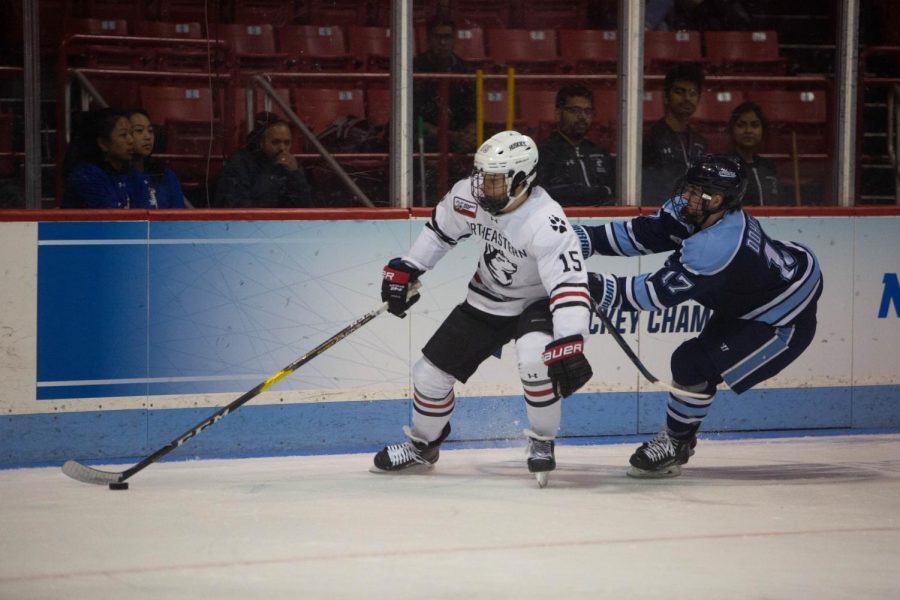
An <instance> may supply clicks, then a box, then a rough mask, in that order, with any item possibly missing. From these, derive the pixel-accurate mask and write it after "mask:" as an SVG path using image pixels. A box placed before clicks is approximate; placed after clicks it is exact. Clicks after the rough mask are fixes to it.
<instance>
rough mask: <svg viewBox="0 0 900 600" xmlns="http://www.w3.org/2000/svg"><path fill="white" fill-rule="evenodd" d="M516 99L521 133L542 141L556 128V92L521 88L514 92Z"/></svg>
mask: <svg viewBox="0 0 900 600" xmlns="http://www.w3.org/2000/svg"><path fill="white" fill-rule="evenodd" d="M516 97H517V99H518V101H519V102H518V104H519V107H520V111H519V112H520V116H521V119H522V121H523V125H524V127H523V129H522V133H526V134H528V135H530V136H531V137H533V138H535V139H536V140H538V141H542V140H543V139H544V138H545V137H547V135H549V133H550V132H551V131H552V130H553V129H554V128H555V127H556V90H555V89H554V90H547V89H527V88H522V89H519V90H517V91H516Z"/></svg>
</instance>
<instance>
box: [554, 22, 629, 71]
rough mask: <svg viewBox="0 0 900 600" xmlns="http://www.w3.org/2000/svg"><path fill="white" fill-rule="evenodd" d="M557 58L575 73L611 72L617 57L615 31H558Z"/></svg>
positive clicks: (617, 45)
mask: <svg viewBox="0 0 900 600" xmlns="http://www.w3.org/2000/svg"><path fill="white" fill-rule="evenodd" d="M557 36H558V37H559V56H560V58H561V59H562V61H563V64H564V65H566V67H568V68H569V69H570V70H573V71H575V72H576V73H596V72H597V71H608V72H613V71H615V70H616V62H617V61H618V57H619V41H618V39H617V36H616V32H615V31H599V30H596V29H560V30H559V31H558V32H557Z"/></svg>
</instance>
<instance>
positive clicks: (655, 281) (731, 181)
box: [574, 155, 822, 477]
mask: <svg viewBox="0 0 900 600" xmlns="http://www.w3.org/2000/svg"><path fill="white" fill-rule="evenodd" d="M676 190H678V191H677V193H676V194H675V195H674V196H673V197H672V198H671V199H669V200H668V201H667V202H666V203H665V204H663V206H662V207H661V208H660V209H659V210H658V211H657V212H655V213H654V214H652V215H647V216H640V217H636V218H634V219H631V220H629V221H614V222H612V223H608V224H606V225H602V226H599V227H589V226H580V225H575V226H574V229H575V230H576V231H575V232H576V234H578V236H579V238H580V239H581V244H582V254H583V256H584V257H585V258H587V257H588V256H591V255H592V254H601V255H606V256H639V255H644V254H655V253H659V252H672V254H671V255H670V256H669V257H668V259H667V260H666V262H665V265H664V266H663V267H662V268H661V269H659V270H658V271H655V272H653V273H641V274H639V275H633V276H625V277H622V276H616V275H611V274H603V273H589V275H588V286H589V288H590V292H591V297H592V298H593V299H594V301H595V302H596V304H597V305H598V309H599V310H603V311H608V310H610V309H621V310H627V311H639V310H646V311H662V310H665V309H666V308H668V307H670V306H674V305H676V304H680V303H682V302H685V301H687V300H694V301H695V302H697V303H699V304H700V305H702V306H705V307H707V308H710V309H711V310H712V311H713V315H712V317H711V318H710V319H709V321H708V322H707V324H706V326H705V327H704V328H703V331H701V332H700V335H699V336H698V337H695V338H692V339H690V340H687V341H686V342H684V343H683V344H681V345H680V346H679V347H678V348H676V350H675V352H673V354H672V358H671V369H672V380H673V384H674V387H676V388H680V389H683V390H686V391H688V392H691V393H693V394H699V395H701V396H703V397H702V398H695V397H692V396H687V395H682V394H677V393H673V394H670V395H669V399H668V404H667V411H666V427H665V428H664V429H663V431H661V432H660V433H659V434H658V435H657V436H656V437H655V438H654V439H652V440H650V441H649V442H646V443H644V444H643V445H641V447H640V448H638V449H637V450H636V451H635V453H634V454H633V455H632V456H631V459H630V461H629V462H630V463H631V469H630V470H629V471H628V474H629V475H631V476H633V477H672V476H676V475H680V474H681V465H683V464H686V463H687V461H688V458H690V456H691V455H693V454H694V447H695V446H696V444H697V438H696V435H697V431H698V430H699V429H700V424H701V423H702V422H703V419H704V418H705V417H706V415H707V413H708V412H709V409H710V405H711V404H712V401H713V398H714V397H715V393H716V387H717V386H718V384H720V383H722V382H723V381H724V382H725V383H727V384H728V387H730V388H731V390H732V391H734V392H735V393H737V394H741V393H743V392H745V391H747V390H749V389H750V388H752V387H753V386H755V385H757V384H759V383H761V382H763V381H765V380H767V379H769V378H771V377H774V376H775V375H776V374H778V373H779V372H781V371H782V370H783V369H784V368H785V367H787V366H788V365H790V364H791V363H792V362H793V361H794V360H796V359H797V357H799V356H800V355H801V354H802V353H803V351H804V350H806V348H807V347H808V346H809V345H810V343H811V342H812V339H813V336H814V335H815V333H816V310H817V304H818V299H819V296H820V295H821V293H822V272H821V269H820V268H819V262H818V260H817V259H816V256H815V255H814V254H813V252H812V251H811V250H810V249H809V248H807V247H806V246H803V245H802V244H799V243H797V242H789V241H781V240H774V239H772V238H770V237H769V236H768V235H766V233H765V232H764V231H763V229H762V226H761V225H760V223H759V221H757V220H756V219H755V218H753V217H752V216H751V215H749V214H747V213H746V212H744V210H743V209H742V208H741V201H742V200H743V197H744V194H745V193H746V191H747V174H746V171H745V170H744V167H743V165H742V164H741V163H740V162H739V161H738V160H737V159H736V158H735V157H733V156H727V155H706V156H703V157H701V158H700V159H699V160H698V161H696V162H695V163H694V164H693V165H691V166H690V167H689V168H688V169H687V171H686V172H685V175H684V177H683V178H682V183H681V184H680V185H679V186H678V187H676Z"/></svg>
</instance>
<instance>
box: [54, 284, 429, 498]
mask: <svg viewBox="0 0 900 600" xmlns="http://www.w3.org/2000/svg"><path fill="white" fill-rule="evenodd" d="M420 286H421V284H420V283H419V282H416V283H415V284H413V286H412V287H411V288H410V291H409V293H408V296H412V295H414V294H415V292H416V290H418V289H419V287H420ZM387 307H388V305H387V302H385V303H384V304H382V305H381V306H379V307H378V308H376V309H375V310H373V311H371V312H368V313H366V314H365V315H363V316H362V317H360V318H359V319H357V320H356V321H354V322H353V323H350V324H349V325H347V326H346V327H344V328H343V329H341V330H340V331H339V332H337V333H336V334H334V335H333V336H331V337H330V338H328V339H327V340H325V341H324V342H322V343H321V344H319V345H318V346H316V347H315V348H313V349H312V350H310V351H309V352H307V353H306V354H304V355H303V356H301V357H300V358H298V359H297V360H295V361H294V362H292V363H291V364H289V365H288V366H286V367H285V368H283V369H281V370H280V371H278V372H277V373H274V374H273V375H272V376H270V377H269V378H268V379H266V380H265V381H263V382H261V383H260V384H259V385H257V386H256V387H255V388H253V389H252V390H250V391H249V392H246V393H245V394H244V395H242V396H241V397H240V398H238V399H237V400H234V401H233V402H232V403H231V404H229V405H228V406H225V407H223V408H220V409H219V410H217V411H216V412H215V413H213V414H212V415H210V416H209V417H207V418H206V419H204V420H203V421H201V422H200V423H198V424H197V425H195V426H194V427H191V428H190V429H188V430H187V431H185V432H184V433H182V434H181V435H179V436H178V437H177V438H175V439H174V440H172V441H171V442H169V443H168V444H166V445H165V446H163V447H162V448H160V449H159V450H157V451H156V452H154V453H153V454H151V455H150V456H148V457H147V458H145V459H144V460H142V461H141V462H139V463H137V464H136V465H134V466H133V467H131V468H129V469H125V470H124V471H121V472H110V471H101V470H100V469H94V468H93V467H88V466H86V465H83V464H81V463H80V462H78V461H77V460H68V461H66V463H65V464H64V465H63V467H62V472H63V473H65V474H66V475H68V476H69V477H71V478H72V479H76V480H78V481H81V482H83V483H93V484H96V485H107V484H110V483H119V482H122V481H125V480H126V479H128V478H129V477H131V476H132V475H134V474H135V473H137V472H138V471H141V470H142V469H144V468H145V467H148V466H150V465H151V464H153V463H155V462H156V461H157V460H159V459H160V458H162V457H163V456H165V455H166V454H168V453H169V452H171V451H172V450H174V449H175V448H177V447H178V446H180V445H182V444H183V443H185V442H186V441H188V440H189V439H191V438H192V437H194V436H195V435H197V434H198V433H200V432H201V431H203V430H204V429H206V428H207V427H209V426H210V425H213V424H215V423H216V422H217V421H219V420H221V419H224V418H225V417H227V416H228V415H229V414H230V413H232V412H234V411H235V410H237V409H238V408H240V407H241V406H242V405H244V404H246V403H247V402H248V401H250V400H251V399H253V398H255V397H256V396H258V395H260V394H261V393H263V392H264V391H266V390H267V389H268V388H270V387H271V386H273V385H274V384H276V383H278V382H279V381H281V380H282V379H284V378H285V377H287V376H288V375H290V374H291V373H293V372H294V371H296V370H297V369H299V368H300V367H302V366H303V365H305V364H306V363H308V362H309V361H311V360H312V359H314V358H315V357H317V356H319V355H320V354H322V353H323V352H325V351H326V350H328V349H329V348H331V347H332V346H334V345H335V344H337V343H338V342H339V341H341V340H342V339H344V338H345V337H347V336H348V335H350V334H351V333H353V332H354V331H356V330H357V329H359V328H360V327H362V326H363V325H365V324H366V323H368V322H369V321H371V320H372V319H374V318H375V317H377V316H378V315H380V314H381V313H383V312H384V311H386V310H387Z"/></svg>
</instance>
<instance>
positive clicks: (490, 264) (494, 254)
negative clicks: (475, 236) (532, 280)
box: [483, 246, 519, 287]
mask: <svg viewBox="0 0 900 600" xmlns="http://www.w3.org/2000/svg"><path fill="white" fill-rule="evenodd" d="M483 260H484V264H485V266H487V270H488V271H489V272H490V274H491V277H493V278H494V281H496V282H497V283H499V284H500V285H502V286H504V287H507V286H509V285H511V284H512V278H513V275H515V274H516V271H518V270H519V267H517V266H516V264H515V263H514V262H512V261H511V260H509V259H508V258H506V255H505V254H503V252H501V251H500V250H499V249H497V248H491V247H490V246H487V247H485V249H484V257H483Z"/></svg>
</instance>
